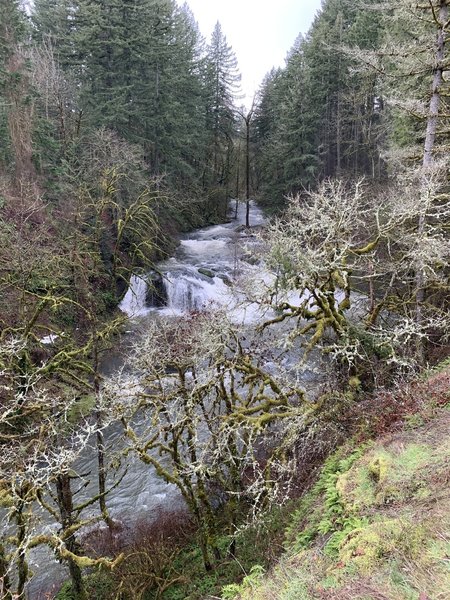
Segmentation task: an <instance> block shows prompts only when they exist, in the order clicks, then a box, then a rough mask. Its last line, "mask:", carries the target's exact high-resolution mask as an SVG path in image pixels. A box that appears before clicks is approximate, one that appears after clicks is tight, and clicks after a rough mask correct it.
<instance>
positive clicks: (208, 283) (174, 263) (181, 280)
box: [28, 204, 268, 600]
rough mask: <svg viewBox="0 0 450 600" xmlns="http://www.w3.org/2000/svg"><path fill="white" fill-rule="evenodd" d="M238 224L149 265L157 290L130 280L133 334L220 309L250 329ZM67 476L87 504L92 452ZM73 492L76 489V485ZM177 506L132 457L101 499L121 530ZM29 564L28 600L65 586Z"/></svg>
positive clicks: (36, 563)
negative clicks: (158, 321)
mask: <svg viewBox="0 0 450 600" xmlns="http://www.w3.org/2000/svg"><path fill="white" fill-rule="evenodd" d="M244 223H245V205H244V204H241V205H240V207H239V211H238V215H237V218H236V219H233V220H231V221H230V222H228V223H224V224H221V225H215V226H212V227H207V228H204V229H200V230H197V231H195V232H193V233H190V234H187V235H185V236H183V237H182V239H181V240H180V245H179V247H178V248H177V251H176V253H175V256H174V257H172V258H169V259H168V260H166V261H164V262H162V263H160V264H159V265H157V271H158V273H159V274H160V275H159V276H158V281H159V283H158V284H157V285H156V284H155V274H154V273H152V274H148V275H147V274H145V273H141V274H139V275H137V274H136V275H133V276H132V277H131V280H130V286H129V289H128V291H127V293H126V294H125V296H124V298H123V300H122V302H121V304H120V305H119V308H120V309H121V310H122V311H123V312H124V313H126V314H127V315H128V316H129V318H130V321H131V322H132V323H134V324H136V328H135V329H136V330H141V329H145V322H146V321H147V320H148V319H153V318H155V317H156V316H157V315H158V314H164V315H174V316H176V315H180V314H183V313H186V312H189V311H192V310H196V311H198V310H203V309H206V308H212V307H214V306H221V307H224V306H225V307H226V308H227V313H228V315H229V316H230V318H231V319H232V320H234V321H235V322H238V323H251V322H254V321H256V320H258V319H259V318H261V313H260V310H259V308H258V306H257V305H256V304H254V305H252V304H249V303H248V302H247V303H245V302H244V293H243V292H242V291H241V289H240V286H241V285H243V286H244V287H245V283H246V282H247V283H248V281H249V280H250V276H251V278H252V281H258V277H259V285H264V281H265V280H266V279H267V278H268V275H267V273H266V272H265V271H264V269H263V267H262V266H261V265H258V264H254V257H253V256H252V254H251V252H249V248H250V249H251V246H252V245H253V244H255V239H254V236H253V235H252V233H251V231H248V230H247V229H245V227H244ZM250 224H251V227H258V226H261V225H263V224H264V217H263V214H262V212H261V211H260V210H259V209H258V208H257V207H256V206H255V205H253V204H252V205H251V209H250ZM155 287H158V290H157V292H158V293H157V294H156V295H157V299H158V301H157V302H154V301H152V298H153V300H154V298H155V290H154V288H155ZM131 329H133V328H131ZM124 393H126V391H124ZM105 438H106V440H107V446H108V448H107V451H108V450H110V451H113V450H117V449H118V447H120V438H121V427H120V426H116V427H114V428H110V429H109V430H107V432H106V436H105ZM74 471H76V472H77V473H78V474H88V475H84V477H83V478H82V481H84V482H85V483H86V487H85V488H84V489H83V492H82V499H86V498H89V497H92V496H94V495H95V494H96V493H97V455H96V450H95V447H92V448H90V449H87V450H86V451H85V452H84V455H83V456H82V458H81V459H80V460H78V461H77V463H76V465H75V466H74ZM123 472H124V468H122V469H119V471H118V474H117V473H115V474H113V475H112V477H111V481H110V482H109V483H110V484H112V483H113V481H114V480H115V478H116V477H117V475H119V476H120V475H121V474H123ZM77 487H81V484H80V483H78V484H77ZM77 501H80V498H77ZM180 502H181V499H180V496H179V492H178V490H177V489H176V488H175V486H173V485H168V484H166V483H165V482H164V481H163V480H162V479H161V478H159V477H158V476H157V475H156V474H155V473H154V470H153V469H152V468H149V467H148V466H147V465H145V464H144V463H142V462H141V461H139V460H138V459H137V458H134V457H129V458H128V459H127V472H126V474H125V476H124V478H123V480H122V482H121V484H120V485H119V486H118V487H117V488H116V489H114V490H113V491H112V492H111V493H110V494H109V495H108V496H107V506H108V510H109V512H110V515H111V516H112V518H113V519H115V520H118V521H122V522H124V523H127V524H132V523H133V522H135V523H136V522H137V521H139V519H146V520H149V521H150V520H152V519H155V518H157V516H158V511H161V510H164V509H173V508H176V507H177V505H178V506H179V505H180ZM40 527H41V529H43V530H44V531H47V530H48V528H49V527H55V525H52V526H50V525H45V516H44V517H43V520H42V523H41V525H40ZM30 562H31V568H32V570H33V571H35V572H36V576H35V577H33V578H32V580H31V582H30V584H29V586H28V593H29V598H30V600H41V599H44V598H48V597H49V596H46V595H45V593H46V592H47V591H48V592H50V591H53V590H56V589H58V584H60V583H61V582H62V581H64V580H65V579H67V578H68V572H67V570H66V568H65V567H64V566H62V565H60V564H59V563H58V562H56V560H55V559H54V556H53V554H52V553H51V551H50V550H49V549H47V547H40V548H38V549H37V550H34V551H33V552H32V553H31V556H30ZM50 597H51V596H50Z"/></svg>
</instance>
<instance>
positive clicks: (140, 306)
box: [119, 275, 148, 318]
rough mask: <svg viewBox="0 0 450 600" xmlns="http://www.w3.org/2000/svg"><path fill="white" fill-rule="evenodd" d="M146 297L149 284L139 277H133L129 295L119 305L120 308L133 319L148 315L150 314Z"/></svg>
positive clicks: (128, 291)
mask: <svg viewBox="0 0 450 600" xmlns="http://www.w3.org/2000/svg"><path fill="white" fill-rule="evenodd" d="M146 297H147V282H146V281H145V279H143V278H142V277H139V276H138V275H132V276H131V279H130V285H129V287H128V290H127V293H126V294H125V296H124V297H123V300H122V302H121V303H120V304H119V308H120V310H121V311H122V312H124V313H126V314H127V315H128V316H129V317H131V318H135V317H140V316H143V315H146V314H147V313H148V307H147V304H146Z"/></svg>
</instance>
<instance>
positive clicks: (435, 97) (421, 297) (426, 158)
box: [415, 0, 448, 365]
mask: <svg viewBox="0 0 450 600" xmlns="http://www.w3.org/2000/svg"><path fill="white" fill-rule="evenodd" d="M447 3H448V0H440V2H439V21H438V24H439V28H438V34H437V41H436V54H435V62H436V68H435V70H434V75H433V83H432V88H431V99H430V105H429V112H428V117H427V129H426V133H425V143H424V151H423V162H422V166H423V169H424V171H426V170H427V169H430V168H431V167H432V166H433V163H434V158H433V150H434V144H435V139H436V131H437V125H438V117H439V107H440V103H441V86H442V82H443V79H444V77H443V76H444V58H445V32H446V27H447V21H448V4H447ZM435 16H436V15H435ZM436 21H437V19H436ZM426 187H427V181H426V176H425V174H424V180H423V183H422V190H421V194H422V198H423V199H425V196H426V194H427V190H426ZM426 222H427V215H426V207H425V209H424V210H423V211H422V212H421V214H420V217H419V222H418V228H417V230H418V231H417V233H418V237H419V238H421V237H422V236H423V235H424V234H425V228H426ZM425 285H426V283H425V273H424V267H423V264H418V266H417V272H416V278H415V287H416V308H415V311H416V323H417V325H419V327H420V326H421V325H423V310H422V307H423V304H424V302H425ZM417 359H418V361H419V363H420V364H421V365H423V364H424V362H425V343H424V339H423V338H422V337H418V339H417Z"/></svg>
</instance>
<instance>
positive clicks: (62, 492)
mask: <svg viewBox="0 0 450 600" xmlns="http://www.w3.org/2000/svg"><path fill="white" fill-rule="evenodd" d="M56 493H57V497H58V507H59V512H60V515H61V525H62V530H63V533H64V532H65V531H67V530H68V529H69V528H70V527H71V526H72V525H73V518H72V514H73V501H72V490H71V488H70V476H69V475H68V474H62V475H59V476H58V479H57V481H56ZM65 544H66V548H67V550H69V552H72V553H73V554H77V550H78V548H77V543H76V539H75V536H74V535H73V534H72V535H70V536H69V537H68V538H67V539H66V540H65ZM67 564H68V566H69V573H70V579H71V580H72V591H73V593H74V595H75V597H76V599H77V600H88V597H87V594H86V590H85V587H84V583H83V574H82V571H81V569H80V567H79V566H78V564H77V563H76V562H75V561H74V560H73V559H71V558H69V559H67Z"/></svg>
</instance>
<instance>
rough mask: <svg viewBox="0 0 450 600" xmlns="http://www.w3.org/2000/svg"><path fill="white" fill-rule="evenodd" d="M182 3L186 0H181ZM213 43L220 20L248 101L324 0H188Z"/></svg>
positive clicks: (200, 25)
mask: <svg viewBox="0 0 450 600" xmlns="http://www.w3.org/2000/svg"><path fill="white" fill-rule="evenodd" d="M179 3H180V4H182V3H183V2H182V0H179ZM187 4H188V5H189V6H190V7H191V10H192V12H193V13H194V16H195V19H196V20H197V21H198V24H199V27H200V31H201V32H202V34H203V35H204V36H205V37H206V40H207V42H208V43H209V41H210V37H211V33H212V30H213V28H214V25H215V24H216V22H217V21H219V22H220V24H221V25H222V31H223V33H224V34H225V36H226V38H227V42H228V44H229V45H230V46H232V48H233V50H234V52H235V54H236V56H237V59H238V65H239V70H240V72H241V73H242V90H243V92H244V93H245V94H246V96H247V97H246V99H245V104H247V105H249V104H250V102H251V98H252V97H253V95H254V93H255V92H256V90H257V89H258V87H259V85H260V83H261V82H262V80H263V78H264V75H265V74H266V73H267V72H268V71H270V69H271V68H272V67H274V66H276V67H277V66H283V65H284V59H285V57H286V54H287V53H288V51H289V50H290V48H291V47H292V46H293V44H294V41H295V39H296V38H297V36H298V35H299V33H306V32H307V31H308V29H309V27H310V25H311V23H312V21H313V19H314V15H315V14H316V12H317V11H318V10H319V8H320V6H321V0H275V1H274V0H187Z"/></svg>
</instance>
